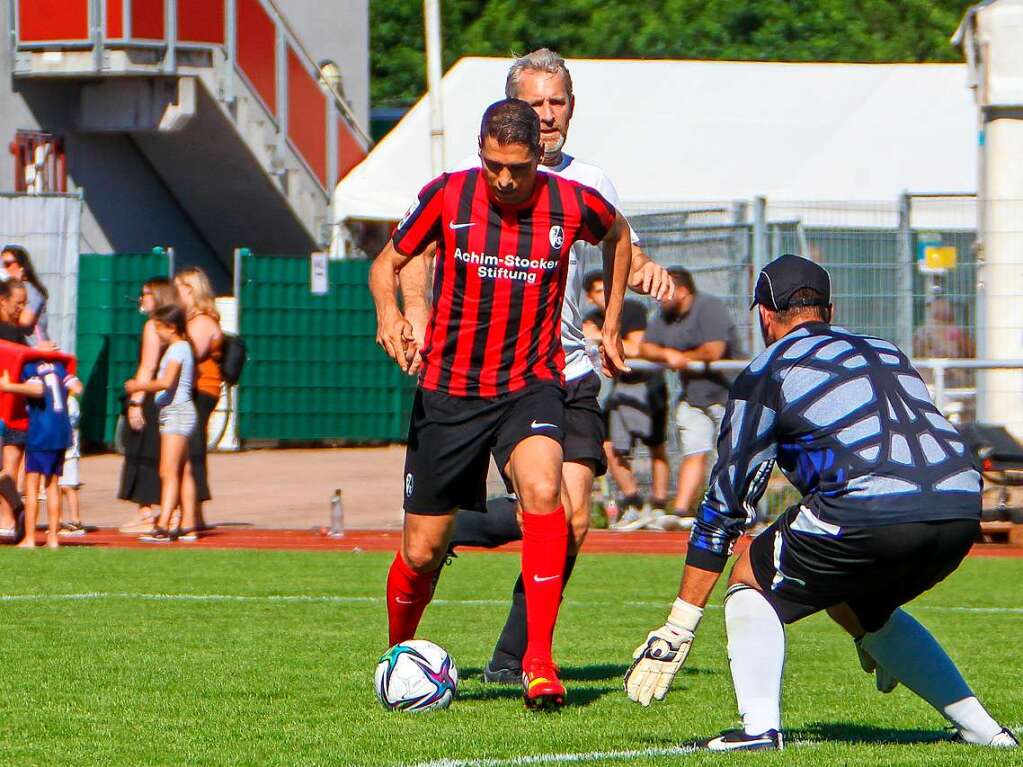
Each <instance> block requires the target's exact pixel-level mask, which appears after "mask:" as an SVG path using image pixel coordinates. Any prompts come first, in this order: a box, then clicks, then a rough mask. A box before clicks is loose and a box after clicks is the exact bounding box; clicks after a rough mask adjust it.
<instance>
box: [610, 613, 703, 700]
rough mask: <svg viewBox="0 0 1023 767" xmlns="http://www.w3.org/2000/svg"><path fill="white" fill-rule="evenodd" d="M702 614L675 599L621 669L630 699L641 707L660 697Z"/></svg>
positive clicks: (680, 659)
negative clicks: (664, 619) (625, 668)
mask: <svg viewBox="0 0 1023 767" xmlns="http://www.w3.org/2000/svg"><path fill="white" fill-rule="evenodd" d="M702 617H703V609H702V608H700V607H696V606H695V605H691V604H689V603H688V602H685V601H683V600H682V599H676V600H675V603H674V604H673V605H672V607H671V613H670V614H669V615H668V621H667V622H666V623H665V624H664V625H663V626H661V627H660V628H659V629H655V630H653V631H651V632H650V633H649V634H647V638H646V641H645V642H644V643H643V644H641V645H640V646H639V647H637V648H636V651H635V652H634V653H633V654H632V657H633V658H634V659H635V660H633V662H632V665H631V666H629V670H628V671H626V672H625V692H626V693H628V695H629V699H630V700H633V701H635V702H636V703H639V704H640V705H643V706H649V705H650V701H651V700H653V699H654V698H656V699H657V700H664V696H665V695H667V694H668V688H669V687H671V681H672V680H673V679H674V678H675V674H677V673H678V670H679V669H680V668H682V664H683V663H685V660H686V656H687V655H689V649H690V648H691V647H692V646H693V635H694V634H695V633H696V628H697V626H699V625H700V619H701V618H702Z"/></svg>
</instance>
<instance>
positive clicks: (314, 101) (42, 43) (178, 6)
mask: <svg viewBox="0 0 1023 767" xmlns="http://www.w3.org/2000/svg"><path fill="white" fill-rule="evenodd" d="M10 2H11V8H12V11H13V13H12V14H11V23H10V26H11V29H10V30H9V32H10V39H11V41H12V44H13V62H12V64H13V75H14V77H15V79H20V78H32V79H34V80H35V81H37V82H55V83H56V82H59V83H61V84H62V85H66V83H67V81H68V79H73V80H75V81H77V82H78V83H79V86H80V99H79V106H78V115H77V117H78V122H77V127H78V129H79V130H80V131H82V132H85V133H90V132H96V133H104V132H117V133H127V134H129V135H130V136H131V137H132V139H133V141H134V142H135V143H136V144H137V146H138V147H139V149H140V150H141V152H142V154H143V155H144V156H145V158H146V160H148V162H149V163H150V164H151V165H152V167H153V168H154V169H155V170H156V172H157V174H158V175H159V176H160V177H161V178H162V180H163V181H164V182H165V183H166V184H167V186H168V188H169V189H170V190H172V193H173V195H174V196H175V198H176V199H177V200H178V201H179V203H180V205H181V206H182V207H183V208H184V210H185V212H186V213H187V214H188V215H189V216H190V217H191V219H192V220H193V221H194V223H195V224H196V226H197V227H198V228H199V230H200V231H201V232H202V234H203V236H204V237H205V238H206V240H207V241H208V242H209V243H210V245H211V246H212V248H213V249H214V250H215V251H216V252H217V253H218V254H219V255H220V257H221V258H229V257H230V253H231V251H232V250H233V248H235V247H237V246H239V245H242V244H244V245H247V246H249V247H252V248H253V249H256V250H257V251H261V252H278V253H280V252H292V253H293V252H308V251H309V250H312V249H315V248H317V247H319V246H322V245H324V244H325V243H327V242H328V241H329V226H328V224H329V222H330V220H331V219H330V205H331V200H332V197H333V190H334V187H335V185H336V183H337V181H338V180H339V179H340V178H341V177H343V176H344V175H345V173H347V172H348V170H350V169H351V168H352V167H353V166H354V165H356V164H357V163H358V162H359V161H360V160H361V159H362V158H363V157H364V156H365V153H366V150H367V148H368V145H369V137H368V136H367V134H366V132H365V130H364V129H363V128H362V127H361V126H360V125H359V124H358V123H357V122H356V120H355V118H354V116H353V114H352V110H351V109H350V107H349V105H348V104H347V103H346V102H345V100H344V97H343V95H342V94H341V93H340V89H339V88H337V87H335V86H333V85H331V84H330V83H329V82H327V80H326V79H325V78H324V77H322V76H321V73H320V70H319V68H318V66H317V64H316V63H315V62H314V61H313V60H312V58H311V57H310V56H309V54H308V53H307V52H306V50H305V49H304V48H303V47H302V43H301V41H300V40H299V39H298V38H297V36H296V35H295V33H294V31H293V30H292V29H291V27H289V25H288V22H287V20H286V19H285V18H284V16H283V15H282V13H281V12H280V11H279V9H278V8H277V7H276V6H275V5H274V4H273V2H271V1H270V0H10Z"/></svg>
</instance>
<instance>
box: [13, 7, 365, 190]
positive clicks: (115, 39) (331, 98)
mask: <svg viewBox="0 0 1023 767" xmlns="http://www.w3.org/2000/svg"><path fill="white" fill-rule="evenodd" d="M212 1H213V0H211V2H212ZM256 1H257V2H258V3H259V6H260V7H261V8H262V10H263V11H264V12H265V13H266V15H267V16H268V17H269V19H270V21H271V23H272V24H273V26H274V29H275V44H274V45H275V48H274V51H273V54H274V58H275V85H276V88H275V90H276V98H275V101H276V104H275V105H274V109H272V110H271V109H270V108H269V107H268V105H266V104H264V105H263V106H264V107H267V109H266V111H267V112H268V117H269V119H270V120H271V122H272V123H273V124H274V126H275V127H276V129H277V133H278V146H279V148H280V149H283V145H284V143H285V142H289V141H291V139H290V138H289V136H288V119H289V114H288V111H289V105H288V101H289V100H288V96H287V94H288V55H287V54H288V51H289V50H290V51H291V52H293V53H294V54H295V56H296V57H297V58H298V60H299V61H300V62H301V64H302V66H303V68H304V69H305V70H306V72H307V73H308V74H309V76H310V77H312V78H313V80H314V81H315V82H316V83H317V84H318V85H319V88H320V90H321V92H322V93H323V94H324V98H325V99H327V104H328V109H327V110H326V111H327V117H328V126H327V131H326V135H327V147H326V154H327V157H328V160H327V173H326V174H325V175H326V184H324V182H323V181H322V180H321V178H320V175H319V173H318V172H316V171H315V169H313V168H312V167H311V166H310V164H309V160H308V158H307V157H306V156H305V155H304V153H303V151H302V150H301V148H299V147H297V146H295V145H294V143H293V142H292V146H293V148H294V149H295V154H296V155H297V156H298V157H299V158H300V159H301V160H302V161H303V162H305V163H306V165H307V169H308V170H309V171H310V173H311V175H312V177H313V178H314V179H316V180H317V182H318V183H320V186H321V187H323V188H324V189H325V191H326V193H327V194H328V196H329V195H330V194H331V193H332V190H333V187H334V185H335V184H336V182H337V180H338V178H339V175H340V174H339V172H338V168H339V160H338V157H339V147H338V136H337V128H336V126H335V125H334V124H333V120H332V118H333V117H334V115H335V113H336V115H337V116H338V117H339V118H340V119H342V120H344V122H345V124H346V125H347V126H348V127H349V128H350V129H351V131H352V132H353V133H354V134H355V136H356V137H357V139H358V141H359V142H360V143H361V144H362V148H363V149H364V150H365V149H366V148H367V147H368V146H369V145H370V144H371V143H372V139H371V138H370V136H369V133H368V132H367V131H366V129H365V128H363V126H362V125H361V124H360V123H359V121H358V119H357V118H356V117H355V114H354V112H353V111H352V109H351V107H350V106H349V104H348V103H347V101H346V100H345V99H344V98H343V97H342V96H341V94H340V93H339V92H338V91H337V90H336V89H335V88H333V87H332V86H330V85H328V84H327V83H326V82H325V80H324V79H323V77H322V75H321V72H320V69H319V67H318V65H317V64H316V62H315V61H314V59H313V57H312V55H311V54H310V53H309V51H308V50H306V48H305V46H304V45H303V44H302V42H301V40H300V39H299V37H298V35H297V34H296V32H295V31H294V29H293V28H292V26H291V25H290V24H289V23H288V21H287V18H286V17H285V16H284V14H283V13H282V12H281V10H280V9H279V8H278V7H277V6H276V4H275V3H274V2H273V0H256ZM222 2H223V3H224V30H223V38H224V39H223V40H222V41H219V42H197V41H188V40H184V41H183V40H181V39H180V37H179V34H178V0H163V10H164V12H163V21H162V37H161V38H159V39H149V38H138V37H135V36H133V30H132V18H133V0H121V13H122V16H121V18H122V27H121V32H122V34H121V35H119V36H112V35H110V34H109V31H108V21H109V20H108V18H107V3H106V2H104V1H103V0H80V3H81V7H82V10H87V19H88V22H87V27H88V35H87V36H86V37H84V38H82V39H56V38H55V39H52V40H50V39H47V40H23V39H22V36H21V34H20V29H21V27H20V24H21V19H20V18H19V3H18V0H8V20H9V30H8V32H9V36H10V41H11V65H12V67H11V68H12V71H13V72H15V73H16V74H17V73H19V69H18V66H17V54H18V52H19V51H48V50H84V51H91V52H92V60H91V68H90V71H92V72H96V73H101V72H103V71H105V70H106V58H105V56H104V52H105V51H106V50H119V49H125V48H140V49H144V48H149V49H153V48H156V49H160V48H162V49H163V56H162V59H161V61H160V63H159V67H158V69H159V71H160V72H161V73H163V74H168V75H170V74H176V73H177V72H178V71H179V61H178V55H177V54H178V51H179V50H213V49H219V50H220V51H221V52H222V54H223V56H224V59H225V61H226V63H227V65H228V67H229V71H231V72H232V73H234V74H236V75H238V76H240V77H242V78H244V79H245V80H246V82H249V84H250V85H251V81H249V80H248V77H247V75H246V73H245V71H244V70H243V69H242V68H241V67H240V66H239V63H238V58H237V46H238V25H237V20H238V7H237V0H222ZM151 71H152V68H150V69H149V70H147V72H149V73H151ZM253 90H254V91H256V92H257V93H258V90H256V89H255V88H254V89H253ZM221 99H222V100H223V101H224V102H225V103H228V104H231V103H233V102H234V100H235V93H234V81H233V77H230V76H229V77H225V78H223V83H222V86H221Z"/></svg>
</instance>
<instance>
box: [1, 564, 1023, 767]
mask: <svg viewBox="0 0 1023 767" xmlns="http://www.w3.org/2000/svg"><path fill="white" fill-rule="evenodd" d="M389 561H390V555H385V554H368V553H367V554H352V553H344V554H339V553H304V552H303V553H288V552H252V551H194V550H193V551H184V550H180V549H179V550H173V551H167V550H159V551H139V550H98V549H97V550H87V549H78V550H70V549H65V550H62V551H61V552H57V553H53V552H49V551H45V550H44V551H37V552H34V553H33V552H24V551H14V550H10V549H5V550H2V551H0V567H2V568H3V571H4V572H5V573H6V578H5V581H6V583H5V585H4V586H3V587H2V588H0V609H2V611H3V621H2V623H3V628H2V630H0V652H2V657H3V658H4V660H5V663H4V668H3V672H2V673H0V700H2V701H3V704H2V711H3V718H2V728H3V737H2V738H0V762H2V764H5V765H7V764H9V765H30V764H38V765H64V764H67V765H72V764H73V765H93V764H95V765H115V764H116V765H141V764H161V765H163V764H203V765H222V764H224V765H226V764H238V765H242V764H244V765H399V764H401V765H417V764H423V763H434V764H436V765H441V764H443V765H450V767H458V766H460V765H469V764H473V765H475V764H480V765H526V764H566V763H576V764H578V763H581V764H587V765H597V764H614V765H663V764H686V765H688V764H723V765H724V764H739V763H742V764H746V763H753V764H765V765H766V764H772V765H773V764H779V765H780V764H786V765H804V764H806V765H811V764H812V765H823V764H827V765H833V764H834V765H839V764H849V765H853V764H898V765H904V764H908V765H922V764H933V765H946V764H963V765H967V764H968V765H977V764H983V765H987V764H1020V763H1023V757H1021V755H1019V754H1008V753H994V752H992V751H988V750H982V749H976V748H967V747H964V746H956V745H953V744H950V743H946V742H943V741H944V740H946V739H947V737H948V736H947V733H945V732H944V731H943V726H944V722H943V720H941V719H940V718H939V717H938V716H937V715H936V714H935V713H934V712H933V711H932V710H931V709H930V708H928V707H927V706H926V705H925V704H924V703H922V702H921V701H919V700H917V699H916V698H915V697H914V696H912V695H911V694H910V693H908V692H906V691H905V690H904V689H901V688H900V689H898V690H896V692H895V693H894V694H892V695H890V696H882V695H880V694H879V693H877V692H875V691H874V688H873V681H872V679H871V678H870V677H868V676H867V675H865V674H863V673H862V672H861V671H860V670H859V666H858V665H857V662H856V657H855V653H854V651H853V646H852V644H851V642H850V641H849V640H848V639H847V638H845V637H844V635H842V634H841V633H840V632H839V630H838V629H837V628H836V627H833V626H832V625H830V624H829V623H828V621H827V620H826V619H822V618H819V617H816V618H813V619H810V620H807V621H805V622H804V623H802V624H800V625H797V626H796V627H795V628H794V629H792V630H790V631H789V634H788V637H789V658H788V664H787V667H786V673H785V696H784V704H783V712H784V717H785V727H786V730H787V733H788V738H789V741H790V743H791V747H790V748H788V749H787V750H786V751H785V752H784V753H782V754H777V753H770V754H768V753H761V754H746V755H717V754H680V753H673V752H672V751H671V749H673V748H674V747H675V746H676V745H677V744H679V743H680V742H685V741H690V740H692V739H695V738H699V737H706V736H710V735H714V734H716V733H717V732H718V731H720V730H722V729H726V728H729V727H731V726H733V725H734V723H735V720H736V713H735V709H734V701H733V697H732V689H731V683H730V680H729V676H728V669H727V660H726V657H725V650H724V628H723V620H722V611H721V610H720V609H712V610H709V611H708V614H707V618H706V619H705V621H704V625H703V626H702V627H701V631H700V635H699V636H698V638H697V642H696V645H695V648H694V650H693V653H692V655H690V659H689V663H688V665H687V666H686V667H685V669H684V671H683V673H682V674H681V675H680V677H679V679H678V680H676V686H675V689H674V690H673V691H672V693H671V694H670V695H669V697H668V699H667V700H666V701H665V702H664V703H662V704H661V705H655V706H654V707H651V708H650V709H645V710H644V709H641V708H640V707H638V706H636V705H634V704H632V703H630V702H629V701H628V700H627V699H626V698H625V695H624V693H623V692H622V691H621V677H622V673H623V672H624V670H625V667H626V661H627V659H628V657H629V653H630V652H631V650H632V648H633V647H634V646H635V645H636V644H637V643H638V642H639V641H640V640H641V639H642V638H643V637H644V636H645V632H646V631H647V630H648V629H649V628H652V627H653V626H654V625H655V624H658V623H659V622H660V621H661V620H662V619H663V618H664V615H665V612H666V609H667V605H668V604H669V602H670V600H671V598H672V596H673V592H674V589H675V587H676V585H677V578H678V573H679V567H680V563H679V562H678V561H677V560H675V559H674V558H671V557H657V556H612V555H592V556H589V557H586V558H583V559H582V560H580V563H579V566H578V567H577V569H576V576H575V578H574V579H573V581H572V584H571V587H570V589H569V593H568V596H567V600H566V602H565V605H564V607H563V609H562V613H561V626H560V628H559V632H558V637H557V647H556V650H557V658H558V660H559V662H560V663H561V665H562V667H563V671H564V676H565V678H566V682H567V684H568V685H569V697H570V704H571V705H570V706H569V707H568V708H566V709H565V710H564V711H562V712H560V713H557V714H548V715H544V714H531V713H528V712H526V711H525V710H524V709H523V707H522V704H521V702H520V700H519V693H518V691H517V690H515V689H510V688H495V687H492V686H484V685H483V684H481V683H480V682H479V681H478V677H479V669H480V668H481V666H482V665H483V663H485V662H486V660H487V658H488V657H489V652H490V649H491V646H492V642H493V639H494V637H495V635H496V632H497V631H498V629H499V628H500V624H501V622H502V621H503V619H504V615H505V604H504V600H505V597H506V594H507V591H508V589H509V587H510V585H511V581H512V579H513V578H514V575H515V570H516V567H517V562H518V560H517V557H516V556H514V555H505V554H467V555H463V556H461V557H459V559H458V560H457V562H455V563H454V564H453V565H452V566H451V567H449V568H448V569H447V571H446V572H445V574H444V578H443V580H442V582H441V585H440V588H439V591H438V595H437V596H438V600H437V602H436V603H435V604H434V605H432V607H431V608H430V610H429V611H428V612H427V616H426V619H425V621H424V624H423V626H422V629H421V631H420V636H422V637H424V638H428V639H431V640H433V641H435V642H437V643H439V644H441V645H442V646H444V647H446V648H447V649H448V650H449V651H450V652H451V654H452V655H453V656H454V658H455V660H456V662H457V663H458V666H459V669H460V671H461V674H462V677H463V681H462V683H461V685H460V698H459V699H458V700H457V701H456V702H455V703H454V705H453V706H452V707H451V708H450V709H449V710H448V711H443V712H437V713H433V714H425V715H411V714H401V713H388V712H385V711H384V710H382V709H381V708H380V706H379V705H378V704H377V702H376V700H375V698H374V695H373V689H372V675H373V670H374V666H375V663H376V659H377V657H378V656H379V654H380V653H381V652H382V651H383V650H384V649H386V648H385V647H384V642H385V639H384V636H385V618H384V605H383V602H382V599H381V595H382V591H383V581H384V574H385V572H386V568H387V565H388V564H389ZM1021 576H1023V560H1008V559H1006V560H992V559H971V560H969V561H967V562H966V564H965V565H964V566H963V568H962V569H961V570H960V572H959V573H957V574H956V575H954V576H953V577H952V578H951V579H950V580H949V581H948V582H946V583H945V584H943V585H942V586H940V587H939V588H938V589H936V590H934V591H933V592H932V593H930V594H927V595H925V597H924V598H922V599H921V600H919V601H918V602H917V603H916V604H915V605H914V610H913V612H915V614H916V615H917V616H918V617H919V618H920V619H921V620H922V621H923V622H924V623H925V624H926V625H928V626H929V627H930V628H931V629H932V631H933V632H934V633H935V634H936V635H937V636H938V638H939V639H940V640H941V641H942V642H944V643H945V645H946V647H947V648H948V649H949V650H950V652H951V653H952V655H953V657H954V658H956V659H957V661H958V662H959V663H960V664H961V666H962V668H963V670H964V672H965V673H966V676H967V678H968V679H969V680H970V681H971V683H972V684H973V685H974V688H975V689H976V691H977V692H978V694H979V695H980V696H981V698H982V699H983V700H984V701H985V702H986V704H987V705H988V707H989V708H990V710H991V711H992V712H993V713H994V714H995V716H996V717H997V718H998V719H1000V720H1001V721H1002V722H1003V723H1005V724H1007V725H1008V726H1010V727H1012V728H1014V729H1015V730H1016V731H1017V732H1018V731H1019V729H1020V727H1021V724H1023V699H1021V695H1020V690H1021V688H1023V663H1021V662H1020V654H1021V651H1023V579H1021ZM719 598H720V594H718V595H717V597H716V599H718V600H719ZM966 608H969V609H966ZM982 608H983V609H982ZM630 752H632V753H633V755H632V756H630V755H629V754H630ZM635 752H638V753H635ZM545 754H546V755H550V756H547V757H544V758H540V757H541V755H545ZM571 754H576V755H578V754H588V755H589V756H586V757H580V756H575V757H571V758H570V757H567V756H566V757H565V758H555V756H553V755H571ZM444 760H450V761H444Z"/></svg>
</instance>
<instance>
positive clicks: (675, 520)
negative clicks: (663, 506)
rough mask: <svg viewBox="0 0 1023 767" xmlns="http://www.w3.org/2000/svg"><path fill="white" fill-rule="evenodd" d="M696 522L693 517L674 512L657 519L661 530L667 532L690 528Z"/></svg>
mask: <svg viewBox="0 0 1023 767" xmlns="http://www.w3.org/2000/svg"><path fill="white" fill-rule="evenodd" d="M694 522H696V520H695V519H693V518H692V517H682V516H679V515H678V514H674V513H666V514H665V515H664V516H663V517H660V518H659V519H658V520H657V524H658V525H659V526H660V528H661V530H664V531H667V532H676V531H678V530H689V529H690V528H691V527H692V526H693V523H694Z"/></svg>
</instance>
